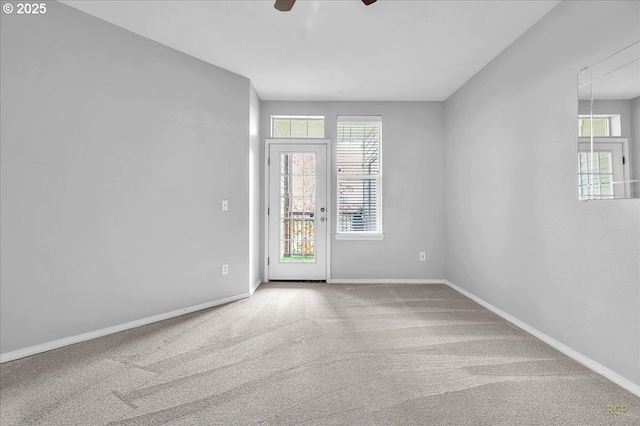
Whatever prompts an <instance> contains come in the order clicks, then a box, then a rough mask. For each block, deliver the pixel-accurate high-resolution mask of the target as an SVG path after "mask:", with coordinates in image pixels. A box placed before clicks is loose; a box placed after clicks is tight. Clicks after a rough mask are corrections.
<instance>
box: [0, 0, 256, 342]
mask: <svg viewBox="0 0 640 426" xmlns="http://www.w3.org/2000/svg"><path fill="white" fill-rule="evenodd" d="M1 35H2V47H1V53H2V58H1V63H2V69H1V75H2V88H1V94H2V95H1V96H2V99H1V102H2V122H1V132H2V133H1V141H2V147H1V150H2V152H1V158H2V160H1V161H2V163H1V171H2V172H1V173H2V175H1V182H2V183H1V185H2V186H1V197H2V198H1V206H2V207H1V209H2V210H1V235H2V246H1V256H2V257H1V263H2V268H1V282H2V287H1V288H2V290H1V291H2V295H1V296H2V297H1V309H0V310H1V321H0V324H1V333H0V335H1V345H2V351H3V352H4V353H6V352H10V351H13V350H17V349H21V348H25V347H29V346H32V345H36V344H41V343H45V342H49V341H53V340H56V339H60V338H64V337H69V336H74V335H78V334H81V333H85V332H89V331H93V330H98V329H101V328H104V327H108V326H113V325H118V324H121V323H125V322H128V321H132V320H136V319H140V318H144V317H148V316H152V315H156V314H161V313H165V312H169V311H173V310H176V309H179V308H183V307H188V306H192V305H196V304H200V303H205V302H209V301H213V300H218V299H221V298H225V297H229V296H234V295H239V294H243V293H246V292H247V291H248V286H247V283H248V282H249V276H248V271H249V259H248V251H249V250H248V247H249V235H248V229H249V226H248V224H249V213H248V211H249V209H248V207H249V195H248V188H249V156H248V155H247V152H248V145H249V126H248V122H249V100H250V99H249V95H250V83H249V81H248V80H247V79H246V78H243V77H239V76H237V75H235V74H232V73H230V72H227V71H224V70H222V69H220V68H217V67H214V66H212V65H209V64H206V63H204V62H201V61H199V60H196V59H194V58H192V57H190V56H187V55H184V54H182V53H179V52H177V51H174V50H172V49H169V48H167V47H165V46H162V45H160V44H158V43H155V42H152V41H150V40H147V39H145V38H142V37H140V36H137V35H134V34H132V33H130V32H127V31H125V30H122V29H120V28H118V27H116V26H114V25H111V24H108V23H106V22H103V21H101V20H98V19H96V18H93V17H91V16H89V15H87V14H84V13H82V12H80V11H77V10H75V9H72V8H70V7H68V6H65V5H62V4H59V3H55V2H50V3H48V6H47V13H46V15H42V16H37V17H32V16H24V17H21V16H18V15H15V14H13V15H10V16H8V15H5V14H2V34H1ZM223 198H227V199H228V200H229V202H230V211H229V212H228V213H223V212H222V211H221V207H220V201H221V199H223ZM224 262H226V263H229V265H230V274H229V275H228V276H225V277H224V278H223V277H222V276H221V274H220V269H221V264H222V263H224Z"/></svg>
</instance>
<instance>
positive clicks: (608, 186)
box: [578, 151, 614, 199]
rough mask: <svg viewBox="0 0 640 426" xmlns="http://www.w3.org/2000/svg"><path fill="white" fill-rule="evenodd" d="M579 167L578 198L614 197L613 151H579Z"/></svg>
mask: <svg viewBox="0 0 640 426" xmlns="http://www.w3.org/2000/svg"><path fill="white" fill-rule="evenodd" d="M578 169H579V171H578V198H580V199H608V198H614V192H613V152H612V151H594V152H593V156H592V155H591V152H590V151H583V152H579V153H578Z"/></svg>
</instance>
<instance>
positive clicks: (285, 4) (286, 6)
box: [274, 0, 376, 12]
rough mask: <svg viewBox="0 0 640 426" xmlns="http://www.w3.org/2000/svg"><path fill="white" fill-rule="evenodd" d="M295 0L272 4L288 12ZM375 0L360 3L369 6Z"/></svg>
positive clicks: (281, 0) (282, 0)
mask: <svg viewBox="0 0 640 426" xmlns="http://www.w3.org/2000/svg"><path fill="white" fill-rule="evenodd" d="M295 2H296V0H276V4H275V5H274V7H275V8H276V9H278V10H279V11H280V12H288V11H290V10H291V8H292V7H293V4H294V3H295ZM375 2H376V0H362V3H364V4H365V5H366V6H369V5H370V4H373V3H375Z"/></svg>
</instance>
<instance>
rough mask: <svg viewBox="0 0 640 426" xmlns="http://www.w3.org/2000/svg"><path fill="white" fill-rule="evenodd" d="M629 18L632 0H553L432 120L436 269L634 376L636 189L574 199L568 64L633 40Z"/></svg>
mask: <svg viewBox="0 0 640 426" xmlns="http://www.w3.org/2000/svg"><path fill="white" fill-rule="evenodd" d="M577 17H579V19H576V18H577ZM639 19H640V3H638V2H612V1H608V2H597V1H592V2H567V1H565V2H561V3H560V4H559V5H558V6H557V7H555V8H554V9H553V10H551V11H550V12H549V13H548V14H547V15H546V16H545V17H544V18H543V19H542V20H541V21H540V22H538V23H537V24H535V25H534V26H533V27H532V28H531V29H530V30H529V31H527V32H526V33H525V34H524V35H523V36H522V37H520V38H519V39H518V40H517V41H515V42H514V43H513V44H512V45H511V46H510V47H508V48H507V49H506V50H505V51H504V52H503V53H502V54H500V55H499V56H498V57H497V58H496V59H494V60H493V61H492V62H491V63H490V64H489V65H487V67H485V68H484V69H483V70H482V71H480V72H479V73H478V74H477V75H476V76H474V77H473V78H472V79H471V80H470V81H469V82H468V83H466V84H465V85H464V86H463V87H462V88H461V89H460V90H458V91H457V92H456V93H455V94H454V95H453V96H452V97H451V98H449V99H448V100H447V102H446V124H445V132H446V153H445V159H446V160H445V161H446V166H445V170H446V174H445V182H446V184H447V186H446V195H445V199H446V202H445V211H446V212H447V244H446V247H447V271H446V276H447V279H449V280H450V281H452V282H453V283H455V284H457V285H459V286H461V287H463V288H464V289H466V290H468V291H470V292H471V293H474V294H476V295H478V296H479V297H481V298H483V299H484V300H486V301H488V302H489V303H491V304H493V305H494V306H496V307H498V308H500V309H502V310H504V311H506V312H507V313H510V314H512V315H513V316H515V317H516V318H519V319H520V320H522V321H524V322H525V323H527V324H529V325H531V326H533V327H535V328H537V329H538V330H540V331H542V332H544V333H546V334H547V335H549V336H551V337H553V338H555V339H557V340H558V341H560V342H562V343H564V344H566V345H567V346H569V347H571V348H573V349H575V350H576V351H578V352H580V353H582V354H584V355H586V356H588V357H590V358H592V359H593V360H595V361H597V362H599V363H601V364H603V365H605V366H606V367H609V368H610V369H612V370H613V371H616V372H617V373H619V374H621V375H622V376H624V377H626V378H628V379H630V380H632V381H635V382H636V383H639V382H640V341H639V340H640V329H639V328H640V295H639V287H640V285H639V284H640V200H637V199H631V200H616V201H602V202H598V201H592V202H579V201H578V200H577V196H576V192H577V189H576V167H577V165H576V152H577V144H576V138H577V126H576V115H577V113H578V105H577V101H576V81H577V78H576V75H577V73H578V71H579V70H580V69H581V68H582V67H584V66H586V65H588V64H592V63H594V62H596V61H598V60H600V59H602V58H604V57H606V56H608V55H610V54H612V53H614V52H616V51H618V50H620V49H622V48H624V47H626V46H628V45H630V44H631V43H632V42H634V41H636V40H638V38H639V35H640V27H639V26H638V22H639ZM595 28H597V31H594V29H595ZM603 34H606V37H603V36H602V35H603ZM549 99H553V102H549Z"/></svg>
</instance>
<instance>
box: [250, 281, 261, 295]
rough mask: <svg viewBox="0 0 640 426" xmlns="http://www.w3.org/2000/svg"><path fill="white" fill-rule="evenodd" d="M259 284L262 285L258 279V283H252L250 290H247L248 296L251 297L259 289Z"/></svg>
mask: <svg viewBox="0 0 640 426" xmlns="http://www.w3.org/2000/svg"><path fill="white" fill-rule="evenodd" d="M260 284H262V279H259V280H258V281H256V282H255V283H253V285H252V286H251V288H250V289H249V296H253V293H255V292H256V290H257V289H258V287H260Z"/></svg>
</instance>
